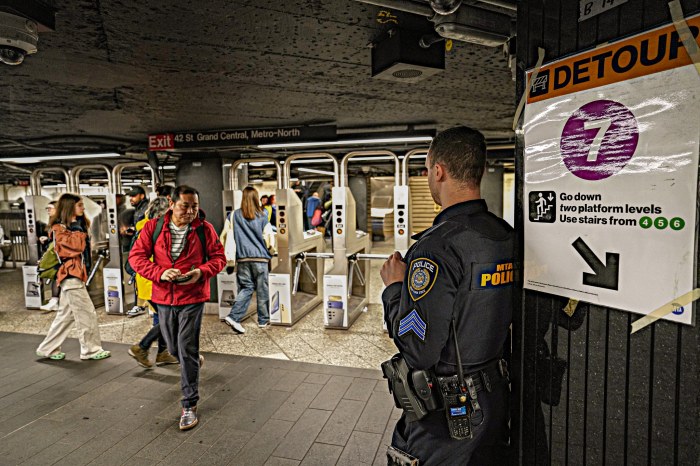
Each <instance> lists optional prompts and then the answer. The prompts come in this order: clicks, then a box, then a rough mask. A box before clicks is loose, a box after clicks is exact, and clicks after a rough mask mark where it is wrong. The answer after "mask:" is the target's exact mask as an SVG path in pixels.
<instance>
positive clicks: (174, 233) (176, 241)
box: [170, 221, 190, 261]
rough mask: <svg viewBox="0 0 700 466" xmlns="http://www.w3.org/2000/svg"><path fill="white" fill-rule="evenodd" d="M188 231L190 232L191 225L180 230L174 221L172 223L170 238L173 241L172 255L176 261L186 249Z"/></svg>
mask: <svg viewBox="0 0 700 466" xmlns="http://www.w3.org/2000/svg"><path fill="white" fill-rule="evenodd" d="M188 231H190V225H189V224H187V225H185V226H183V227H182V228H178V227H176V226H175V224H174V223H173V222H172V221H171V222H170V237H171V239H172V245H171V247H170V253H171V254H172V256H173V260H174V261H176V260H177V258H178V257H180V254H181V253H182V250H183V249H185V241H186V240H187V232H188Z"/></svg>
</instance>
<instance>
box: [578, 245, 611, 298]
mask: <svg viewBox="0 0 700 466" xmlns="http://www.w3.org/2000/svg"><path fill="white" fill-rule="evenodd" d="M572 246H573V247H574V249H576V251H577V252H578V253H579V254H581V257H583V260H585V261H586V264H588V266H589V267H590V268H591V269H593V273H588V272H584V273H583V284H584V285H589V286H596V287H598V288H607V289H609V290H617V285H618V282H619V280H620V254H618V253H614V252H606V253H605V264H603V263H602V262H601V261H600V259H598V256H596V255H595V253H594V252H593V251H591V248H589V247H588V245H587V244H586V242H585V241H583V240H582V239H581V238H580V237H579V238H577V239H576V241H574V242H573V243H572Z"/></svg>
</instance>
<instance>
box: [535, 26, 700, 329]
mask: <svg viewBox="0 0 700 466" xmlns="http://www.w3.org/2000/svg"><path fill="white" fill-rule="evenodd" d="M688 23H689V25H693V26H696V27H697V26H698V25H700V20H699V19H698V17H694V18H691V19H688ZM699 99H700V76H698V73H697V71H696V69H695V68H694V67H693V66H692V65H691V62H690V59H689V57H688V55H687V53H686V52H685V50H684V49H683V46H682V44H681V42H680V41H679V39H678V36H677V33H675V29H674V28H673V27H672V26H668V27H664V28H659V29H656V30H654V31H650V32H647V33H645V34H642V35H639V36H635V37H632V38H629V39H626V40H624V41H620V42H617V43H614V44H611V45H608V46H606V47H601V48H597V49H595V50H593V51H590V52H586V53H583V54H579V55H576V56H573V57H570V58H567V59H565V60H561V61H558V62H554V63H551V64H548V65H547V66H545V67H543V68H542V69H541V70H540V71H539V73H538V78H537V80H536V81H535V83H534V85H533V87H532V90H531V92H530V94H529V96H528V104H527V106H526V107H525V122H524V132H525V162H524V167H525V173H524V177H525V180H524V181H525V192H524V198H523V206H524V210H525V212H524V219H525V232H524V233H525V257H524V260H525V264H524V285H525V287H526V288H529V289H533V290H538V291H544V292H547V293H552V294H556V295H561V296H565V297H570V298H575V299H578V300H582V301H586V302H590V303H594V304H600V305H604V306H609V307H614V308H618V309H623V310H628V311H631V312H635V313H639V314H648V313H649V312H651V311H653V310H655V309H656V308H658V307H660V306H662V305H664V304H666V303H669V302H672V301H673V300H674V299H675V298H677V297H679V296H681V295H684V294H685V293H688V292H689V291H691V290H692V289H693V288H694V284H695V266H694V264H695V257H696V253H695V251H696V231H695V230H696V229H695V224H696V218H695V217H696V198H697V183H698V180H697V171H698V170H697V168H698V149H699V147H700V111H699V110H698V108H699V104H700V102H698V100H699ZM690 307H691V306H687V308H688V309H684V308H683V307H680V308H679V309H676V311H674V312H673V313H671V314H669V315H668V316H667V317H665V318H667V319H669V320H672V321H676V322H681V323H686V324H690V323H692V310H691V309H690Z"/></svg>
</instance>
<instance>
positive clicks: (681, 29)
mask: <svg viewBox="0 0 700 466" xmlns="http://www.w3.org/2000/svg"><path fill="white" fill-rule="evenodd" d="M668 8H669V10H671V18H672V19H673V25H674V26H675V28H676V31H678V36H679V37H680V39H681V41H683V46H684V47H685V50H686V52H688V56H689V57H690V59H691V60H692V61H693V64H694V65H695V69H696V70H697V72H698V74H700V48H699V47H698V43H697V42H695V38H694V37H693V33H692V32H690V28H689V27H688V23H686V22H685V17H684V16H683V9H682V8H681V2H679V1H678V0H673V1H672V2H670V3H669V4H668Z"/></svg>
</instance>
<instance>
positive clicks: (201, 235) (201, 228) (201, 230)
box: [194, 223, 209, 263]
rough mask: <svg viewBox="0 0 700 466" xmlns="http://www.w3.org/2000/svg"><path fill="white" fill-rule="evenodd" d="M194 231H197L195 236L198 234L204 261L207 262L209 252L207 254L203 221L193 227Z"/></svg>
mask: <svg viewBox="0 0 700 466" xmlns="http://www.w3.org/2000/svg"><path fill="white" fill-rule="evenodd" d="M194 231H195V232H196V233H197V236H199V241H200V243H202V251H204V262H209V254H207V237H206V236H205V235H204V223H202V224H201V225H199V226H198V227H197V228H195V229H194ZM204 262H203V263H204Z"/></svg>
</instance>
